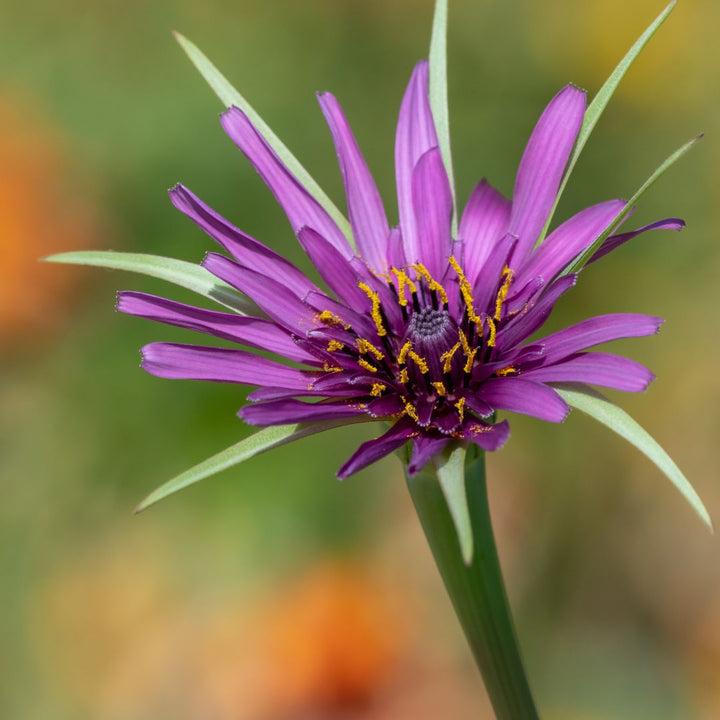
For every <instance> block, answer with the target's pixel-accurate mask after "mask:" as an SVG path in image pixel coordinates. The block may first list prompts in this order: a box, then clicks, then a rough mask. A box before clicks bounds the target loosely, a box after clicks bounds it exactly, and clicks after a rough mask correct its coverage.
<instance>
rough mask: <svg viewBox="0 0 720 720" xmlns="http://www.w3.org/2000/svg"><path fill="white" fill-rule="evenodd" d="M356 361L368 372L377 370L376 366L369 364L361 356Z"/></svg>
mask: <svg viewBox="0 0 720 720" xmlns="http://www.w3.org/2000/svg"><path fill="white" fill-rule="evenodd" d="M357 363H358V365H359V366H360V367H361V368H365V369H366V370H367V371H368V372H374V373H375V372H377V368H376V367H375V366H374V365H371V364H370V363H369V362H368V361H367V360H363V358H360V359H359V360H358V361H357Z"/></svg>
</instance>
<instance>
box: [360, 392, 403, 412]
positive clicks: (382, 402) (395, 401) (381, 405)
mask: <svg viewBox="0 0 720 720" xmlns="http://www.w3.org/2000/svg"><path fill="white" fill-rule="evenodd" d="M365 392H366V394H367V390H366V391H365ZM367 411H368V413H369V414H370V415H372V416H373V417H376V418H381V417H388V416H389V415H397V414H398V413H402V412H404V411H405V404H404V403H403V402H401V400H400V398H399V397H398V396H397V395H385V396H383V397H379V398H375V399H374V400H371V401H370V402H369V403H368V406H367Z"/></svg>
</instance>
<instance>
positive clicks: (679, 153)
mask: <svg viewBox="0 0 720 720" xmlns="http://www.w3.org/2000/svg"><path fill="white" fill-rule="evenodd" d="M701 138H702V135H698V136H697V137H694V138H693V139H692V140H689V141H688V142H686V143H685V144H684V145H683V146H682V147H679V148H678V149H677V150H676V151H675V152H674V153H673V154H672V155H670V156H669V157H667V158H665V160H664V162H663V163H662V164H661V165H660V167H658V168H657V169H656V170H655V171H654V172H653V173H652V175H650V177H649V178H648V179H647V180H646V181H645V182H644V183H643V184H642V185H641V186H640V188H639V189H638V190H637V192H636V193H635V194H634V195H633V196H632V197H631V198H630V200H628V202H627V204H626V205H625V207H624V208H623V209H622V212H621V213H620V214H619V215H618V216H617V218H616V219H615V221H614V222H613V224H612V225H611V226H610V227H609V228H608V229H607V230H605V232H604V233H603V234H602V235H600V237H599V238H598V239H597V240H595V242H594V243H593V244H592V245H590V247H589V248H587V249H586V250H585V252H583V254H582V255H580V257H578V258H577V259H575V260H574V261H573V262H572V263H571V264H570V265H569V266H568V267H567V268H566V269H565V270H564V271H563V273H562V274H563V275H567V274H568V273H576V272H579V271H580V270H582V268H583V267H584V266H585V265H586V264H587V262H588V261H589V260H590V258H591V257H592V256H593V255H594V254H595V253H596V252H597V250H598V248H599V247H600V246H601V245H602V244H603V243H604V242H605V240H607V238H608V237H610V235H612V234H613V233H614V232H615V230H617V229H618V227H620V224H621V223H622V222H623V221H624V220H625V218H626V217H627V216H628V214H629V213H630V211H631V210H632V209H633V208H634V207H635V205H636V204H637V202H638V200H640V198H641V197H642V196H643V195H644V194H645V192H646V191H647V190H649V189H650V187H652V186H653V185H654V184H655V181H656V180H657V179H658V178H659V177H660V176H661V175H662V174H663V173H665V171H666V170H668V169H669V168H670V167H672V166H673V165H674V164H675V163H676V162H677V161H678V160H679V159H680V158H681V157H683V156H684V155H685V154H686V153H687V152H688V151H689V150H690V149H691V148H693V147H694V145H695V143H697V142H698V140H700V139H701Z"/></svg>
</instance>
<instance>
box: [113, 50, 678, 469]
mask: <svg viewBox="0 0 720 720" xmlns="http://www.w3.org/2000/svg"><path fill="white" fill-rule="evenodd" d="M319 102H320V106H321V108H322V111H323V113H324V115H325V118H326V120H327V122H328V125H329V127H330V131H331V134H332V137H333V141H334V143H335V148H336V151H337V154H338V158H339V162H340V169H341V171H342V177H343V182H344V185H345V192H346V195H347V205H348V212H349V219H350V225H351V228H352V235H353V237H354V239H355V241H356V243H357V252H356V251H355V250H354V249H353V248H352V246H351V245H350V244H349V242H348V240H347V238H346V236H345V235H344V233H343V231H342V230H341V229H340V228H339V227H338V225H337V224H336V223H335V222H334V221H333V219H331V217H330V216H329V215H328V213H327V212H326V211H325V210H324V209H323V208H322V207H321V206H320V204H318V202H317V201H316V200H315V199H314V198H313V196H312V195H311V194H310V193H309V192H308V191H307V190H306V189H305V188H304V186H303V185H302V184H301V183H300V182H299V181H298V180H297V178H296V177H295V176H294V175H293V174H292V173H291V172H290V170H288V168H287V167H286V166H285V165H284V164H283V162H282V161H281V160H280V158H279V157H278V156H277V155H276V153H275V152H274V151H273V150H272V149H271V147H270V146H269V145H268V143H267V142H266V141H265V140H264V139H263V136H262V135H261V134H260V132H259V131H258V130H257V129H256V128H255V127H254V126H253V124H252V122H251V121H250V120H249V118H248V117H247V115H245V114H244V113H243V112H242V111H241V110H240V109H239V108H237V107H231V108H230V109H229V110H227V111H226V112H225V113H224V114H223V115H222V116H221V122H222V126H223V128H224V130H225V132H226V133H227V134H228V135H229V136H230V138H231V139H232V140H233V141H234V142H235V143H236V144H237V146H238V147H239V148H240V149H241V150H242V151H243V153H244V154H245V155H246V156H247V158H248V159H249V160H250V162H251V163H252V164H253V166H254V167H255V169H256V170H257V171H258V173H259V174H260V176H261V177H262V179H263V180H264V181H265V183H266V184H267V185H268V187H269V188H270V190H271V191H272V193H273V194H274V196H275V198H276V199H277V201H278V202H279V203H280V205H281V206H282V208H283V209H284V211H285V213H286V214H287V216H288V219H289V221H290V224H291V225H292V228H293V230H294V232H295V233H296V235H297V237H298V239H299V241H300V243H301V245H302V247H303V249H304V250H305V252H306V253H307V255H308V257H309V258H310V260H311V262H312V263H313V264H314V265H315V267H316V269H317V270H318V272H319V273H320V275H321V277H322V279H323V280H324V281H325V283H326V285H327V287H328V288H329V290H330V293H328V292H327V291H325V290H323V289H321V288H320V287H318V286H317V285H316V284H315V283H313V282H312V281H311V280H309V279H308V278H307V277H306V276H305V275H304V274H303V273H302V272H301V271H300V270H299V269H298V268H297V267H295V266H294V265H292V264H291V263H289V262H288V261H287V260H285V259H284V258H283V257H281V256H280V255H278V254H277V253H275V252H274V251H273V250H271V249H270V248H268V247H266V246H265V245H263V244H261V243H260V242H258V241H257V240H255V239H254V238H252V237H250V236H248V235H247V234H246V233H244V232H242V231H241V230H239V229H238V228H236V227H234V226H233V225H231V224H230V223H229V222H228V221H227V220H225V219H224V218H222V217H221V216H219V215H218V214H217V213H215V212H214V211H213V210H212V209H211V208H209V207H208V206H207V205H205V204H204V203H203V202H202V201H200V200H199V199H198V198H197V197H196V196H195V195H193V194H192V193H191V192H190V191H189V190H188V189H187V188H185V187H184V186H182V185H178V186H176V187H174V188H172V189H171V190H170V197H171V200H172V202H173V204H174V205H175V206H176V207H177V208H178V209H179V210H181V211H182V212H183V213H185V214H186V215H187V216H188V217H189V218H190V219H191V220H193V222H195V224H197V225H198V226H199V227H200V228H202V229H203V230H204V231H205V232H206V233H208V234H209V235H210V236H211V237H212V238H213V239H215V240H216V241H217V242H218V243H219V244H220V245H221V246H222V247H223V248H224V249H225V250H226V251H227V252H228V253H229V254H230V256H232V257H228V256H226V255H223V254H219V253H213V252H211V253H208V255H207V256H206V257H205V259H204V261H203V266H204V267H205V268H206V269H207V270H209V271H210V272H211V273H212V274H214V275H215V276H217V277H218V278H220V279H221V280H223V281H225V282H226V283H228V284H230V285H231V286H233V287H234V288H236V289H237V290H239V291H241V292H242V293H244V294H245V295H247V296H248V297H249V298H250V299H251V300H252V301H253V302H254V303H255V304H256V305H257V307H258V308H259V309H260V310H261V311H262V313H264V314H265V316H266V317H250V316H242V315H236V314H231V313H226V312H216V311H209V310H204V309H200V308H196V307H191V306H188V305H183V304H180V303H177V302H173V301H170V300H166V299H163V298H160V297H154V296H151V295H146V294H143V293H135V292H123V293H120V294H119V301H118V306H117V307H118V309H119V310H120V311H122V312H125V313H129V314H132V315H137V316H140V317H145V318H150V319H152V320H157V321H160V322H164V323H168V324H171V325H177V326H181V327H185V328H191V329H193V330H198V331H200V332H204V333H207V334H209V335H215V336H217V337H221V338H224V339H226V340H231V341H234V342H236V343H239V344H241V345H244V346H248V347H251V348H256V349H260V350H263V351H269V352H271V353H275V354H277V355H279V356H280V357H282V358H284V359H286V360H289V361H293V362H294V363H296V364H298V363H299V364H300V365H301V366H300V367H297V366H291V365H289V364H285V363H282V362H277V361H275V360H272V359H268V358H266V357H264V356H260V355H257V354H254V353H252V352H249V351H247V350H239V349H226V348H213V347H201V346H196V345H183V344H175V343H151V344H150V345H147V346H145V347H144V348H143V350H142V354H143V362H142V367H143V368H144V369H145V370H146V371H147V372H149V373H151V374H153V375H157V376H159V377H165V378H185V379H195V380H209V381H215V382H231V383H241V384H248V385H254V386H257V389H256V390H254V391H253V392H252V393H251V394H250V395H249V400H250V401H252V402H251V403H250V404H248V405H246V406H245V407H243V408H242V409H241V410H240V413H239V414H240V416H241V417H242V418H243V419H244V420H245V421H246V422H248V423H250V424H253V425H261V426H268V425H284V424H290V423H303V422H311V421H320V420H335V419H348V420H349V421H350V420H353V419H355V420H357V421H361V420H365V419H369V418H377V419H379V420H384V421H387V422H389V423H391V425H390V428H389V429H388V430H387V431H386V432H385V433H384V434H383V435H381V436H380V437H378V438H376V439H373V440H370V441H368V442H365V443H363V444H362V445H361V446H360V447H359V448H358V449H357V451H356V452H355V453H354V454H353V455H352V456H351V457H350V458H349V459H348V460H347V462H346V463H345V464H344V465H343V466H342V467H341V468H340V470H339V472H338V475H339V477H347V476H348V475H351V474H352V473H354V472H357V471H358V470H360V469H361V468H364V467H366V466H367V465H369V464H370V463H372V462H374V461H376V460H378V459H380V458H382V457H384V456H385V455H387V454H388V453H390V452H392V451H394V450H397V449H399V448H400V447H402V446H403V445H404V444H405V443H406V442H408V441H412V455H411V458H410V462H409V467H408V471H409V472H410V473H411V474H412V473H416V472H417V471H418V470H420V469H421V468H422V467H423V466H424V465H425V463H426V462H428V460H430V459H431V458H432V457H433V456H435V455H437V454H438V453H440V452H442V451H443V450H444V449H445V448H446V446H447V445H448V443H450V442H453V441H462V442H470V443H475V444H476V445H478V446H479V447H480V448H482V449H484V450H496V449H497V448H499V447H500V446H501V445H503V443H504V442H505V441H506V439H507V437H508V434H509V425H508V422H507V420H503V421H501V422H496V421H495V414H496V411H498V410H509V411H514V412H518V413H523V414H526V415H532V416H535V417H537V418H540V419H542V420H547V421H550V422H561V421H562V420H564V418H565V417H566V415H567V413H568V411H569V408H568V405H567V404H566V402H565V401H564V400H563V399H562V398H561V397H560V395H559V394H558V393H557V392H556V390H555V389H554V387H553V385H555V384H557V383H560V384H562V383H577V382H580V383H586V384H591V385H599V386H603V387H610V388H615V389H617V390H625V391H630V392H637V391H641V390H644V389H645V388H646V387H647V385H648V383H649V382H650V381H651V380H652V378H653V375H652V373H651V372H650V371H649V370H648V369H647V368H645V367H643V366H642V365H640V364H638V363H637V362H634V361H632V360H629V359H627V358H624V357H620V356H618V355H613V354H608V353H605V352H596V351H591V350H590V351H589V350H588V349H589V348H592V347H593V346H596V345H598V344H600V343H605V342H607V341H610V340H615V339H618V338H626V337H638V336H644V335H651V334H653V333H656V332H657V330H658V328H659V326H660V324H661V322H662V320H661V319H660V318H657V317H653V316H649V315H639V314H612V315H603V316H598V317H593V318H590V319H587V320H585V321H583V322H580V323H578V324H576V325H573V326H571V327H568V328H565V329H563V330H560V331H558V332H555V333H552V334H550V335H547V336H545V337H543V338H541V339H530V338H531V337H532V336H534V335H535V333H536V332H537V331H538V330H540V328H541V327H542V326H543V324H544V323H545V321H546V320H547V318H548V316H549V315H550V313H551V311H552V309H553V307H554V305H555V303H556V302H557V301H558V299H559V298H560V297H561V296H562V295H564V294H565V293H566V292H567V291H568V290H569V289H570V288H571V287H573V285H574V284H575V281H576V277H577V275H576V273H567V272H564V271H565V270H566V269H567V268H568V267H569V266H570V265H571V264H572V263H573V261H575V260H576V259H577V258H578V257H580V256H581V255H582V254H583V253H584V252H585V251H587V249H588V248H590V247H591V246H592V244H593V243H594V241H596V240H597V239H598V238H599V237H600V236H601V235H602V234H603V233H604V232H605V231H606V230H607V229H609V228H610V227H612V226H613V224H614V223H616V221H617V220H618V219H619V217H620V215H621V212H622V211H623V209H624V208H625V205H626V203H625V202H624V201H623V200H609V201H606V202H601V203H599V204H597V205H593V206H591V207H589V208H587V209H585V210H582V211H581V212H579V213H578V214H576V215H575V216H573V217H571V218H570V219H569V220H567V221H565V222H564V223H563V224H561V225H560V226H559V227H557V228H556V229H555V230H554V231H553V232H552V233H551V234H550V235H549V236H548V237H547V238H546V239H545V240H544V241H543V242H542V243H540V244H539V245H537V247H536V243H537V241H538V239H539V238H540V237H541V234H542V231H543V228H544V226H545V224H546V222H547V221H548V218H549V217H550V214H551V211H552V209H553V207H554V204H555V200H556V197H557V195H558V189H559V186H560V182H561V180H562V177H563V173H564V170H565V167H566V165H567V163H568V159H569V157H570V153H571V152H572V150H573V147H574V144H575V141H576V138H577V136H578V133H579V131H580V128H581V125H582V121H583V117H584V113H585V106H586V98H585V93H584V92H583V91H582V90H579V89H578V88H576V87H574V86H572V85H569V86H567V87H565V88H564V89H562V90H561V91H560V92H559V93H558V94H557V95H556V96H555V97H554V98H553V99H552V100H551V102H550V104H549V105H548V106H547V108H546V109H545V111H544V112H543V114H542V116H541V117H540V119H539V121H538V123H537V125H536V127H535V129H534V131H533V133H532V135H531V137H530V140H529V142H528V145H527V147H526V149H525V152H524V155H523V158H522V161H521V163H520V167H519V170H518V173H517V178H516V181H515V188H514V193H513V198H512V201H510V200H508V199H506V198H505V197H504V196H503V195H502V194H501V193H500V192H498V191H497V190H496V189H495V188H493V187H492V186H491V185H490V184H489V183H488V182H487V181H485V180H482V181H481V182H480V183H479V184H478V185H477V186H476V187H475V189H474V190H473V191H472V193H471V194H470V197H469V199H468V201H467V204H466V205H465V208H464V210H463V212H462V216H461V218H460V222H459V227H458V231H457V233H456V236H453V232H452V227H453V223H452V218H453V199H452V191H451V184H450V180H449V177H448V173H447V170H446V166H445V164H444V162H443V157H442V153H441V150H440V148H439V143H438V137H437V133H436V130H435V126H434V122H433V115H432V112H431V108H430V102H429V95H428V65H427V63H425V62H422V63H420V64H418V65H417V66H416V68H415V70H414V72H413V74H412V77H411V80H410V83H409V86H408V88H407V91H406V93H405V96H404V99H403V101H402V106H401V109H400V116H399V120H398V126H397V135H396V144H395V167H396V177H397V195H398V209H399V226H398V227H394V228H391V227H390V225H389V223H388V220H387V217H386V214H385V210H384V208H383V203H382V201H381V199H380V195H379V193H378V190H377V187H376V185H375V183H374V181H373V179H372V176H371V174H370V172H369V170H368V167H367V165H366V163H365V160H364V158H363V156H362V154H361V152H360V150H359V148H358V145H357V142H356V140H355V138H354V136H353V134H352V132H351V130H350V127H349V125H348V123H347V120H346V118H345V116H344V114H343V112H342V110H341V108H340V105H339V103H338V101H337V100H336V99H335V97H334V96H333V95H331V94H330V93H324V94H321V95H319ZM683 225H684V223H683V222H682V221H681V220H678V219H674V218H670V219H666V220H661V221H659V222H656V223H653V224H651V225H648V226H645V227H643V228H640V229H639V230H635V231H633V232H626V233H623V234H619V235H611V236H609V237H608V238H607V239H606V240H605V241H604V243H603V244H602V245H601V246H600V248H599V249H598V250H597V251H596V252H595V254H594V255H593V256H592V257H591V261H593V260H596V259H598V258H599V257H601V256H602V255H605V254H606V253H607V252H609V251H610V250H613V249H614V248H616V247H617V246H619V245H621V244H622V243H624V242H626V241H627V240H630V239H631V238H633V237H635V236H636V235H638V234H640V233H642V232H644V231H646V230H650V229H656V228H673V229H680V228H681V227H682V226H683ZM300 398H303V399H300ZM308 399H310V400H316V401H315V402H312V401H311V402H308V401H307V400H308Z"/></svg>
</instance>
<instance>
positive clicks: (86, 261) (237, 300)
mask: <svg viewBox="0 0 720 720" xmlns="http://www.w3.org/2000/svg"><path fill="white" fill-rule="evenodd" d="M43 260H44V261H45V262H55V263H67V264H69V265H93V266H95V267H104V268H109V269H110V270H127V271H128V272H135V273H140V274H141V275H149V276H150V277H155V278H159V279H160V280H166V281H167V282H171V283H173V284H174V285H179V286H180V287H183V288H186V289H188V290H192V291H193V292H196V293H198V294H199V295H202V296H203V297H206V298H209V299H210V300H214V301H215V302H218V303H220V304H221V305H224V306H225V307H227V308H230V309H231V310H234V311H235V312H237V313H239V314H240V315H248V314H251V315H254V314H257V313H258V312H259V310H258V308H257V307H256V306H255V304H254V303H253V302H251V301H250V300H249V299H248V298H246V297H245V296H244V295H243V294H242V293H239V292H238V291H237V290H235V288H233V287H230V285H228V284H227V283H225V282H223V281H222V280H220V279H219V278H216V277H215V276H214V275H213V274H212V273H210V272H208V271H207V270H206V269H205V268H204V267H201V266H200V265H194V264H193V263H189V262H185V261H184V260H175V259H174V258H166V257H161V256H159V255H144V254H142V253H129V252H114V251H112V250H80V251H77V252H66V253H59V254H58V255H49V256H48V257H46V258H43Z"/></svg>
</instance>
